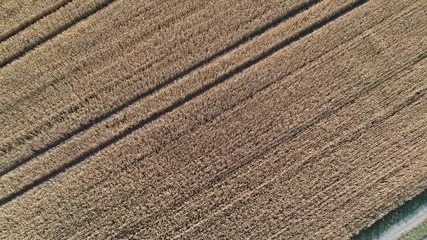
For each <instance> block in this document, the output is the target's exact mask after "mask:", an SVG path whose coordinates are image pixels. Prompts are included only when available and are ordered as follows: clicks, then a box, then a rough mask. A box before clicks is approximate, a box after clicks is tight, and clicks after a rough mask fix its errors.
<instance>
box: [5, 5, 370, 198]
mask: <svg viewBox="0 0 427 240" xmlns="http://www.w3.org/2000/svg"><path fill="white" fill-rule="evenodd" d="M110 1H111V0H110ZM365 2H366V1H365V0H356V1H355V2H353V3H351V4H349V5H347V6H345V7H343V8H340V9H339V10H337V11H335V12H333V13H332V14H329V15H328V16H326V17H325V18H323V19H321V20H319V21H317V22H315V23H314V24H312V25H310V26H309V27H307V28H304V29H303V30H301V31H299V32H298V33H296V34H295V35H293V36H291V37H289V38H286V39H285V40H283V41H282V42H280V43H278V44H276V45H274V46H273V47H272V48H270V49H269V50H267V51H265V52H263V53H261V54H260V55H258V56H257V57H255V58H253V59H251V60H248V61H246V62H244V63H243V64H241V65H239V66H237V67H235V68H233V69H232V70H231V71H229V72H227V73H225V74H223V75H221V76H219V77H218V78H216V79H215V80H214V81H213V82H211V83H209V84H206V85H204V86H202V87H201V88H199V89H196V90H195V91H193V92H191V93H190V94H188V95H186V96H184V97H183V98H181V99H179V100H177V101H174V102H173V103H172V104H171V105H169V106H168V107H166V108H163V109H161V110H160V111H157V112H155V113H154V114H152V115H151V116H149V117H148V118H146V119H143V120H141V121H140V122H139V123H137V124H135V125H134V126H131V127H129V128H127V129H125V130H124V131H122V132H121V133H119V134H117V135H115V136H113V137H112V138H110V139H109V140H107V141H104V142H102V143H101V144H99V145H98V146H97V147H95V148H92V149H89V150H87V151H85V152H83V153H82V154H80V155H79V156H77V157H76V158H74V159H73V160H71V161H70V162H68V163H65V164H63V165H62V166H61V167H59V168H57V169H55V170H53V171H51V172H50V173H48V174H46V175H44V176H42V177H40V178H38V179H36V180H35V181H33V182H32V183H30V184H27V185H25V186H24V187H23V188H21V189H19V190H17V191H16V192H13V193H11V194H9V195H7V196H6V197H4V198H2V199H0V206H3V205H5V204H7V203H9V202H11V201H12V200H14V199H16V198H18V197H19V196H22V195H23V194H25V193H26V192H28V191H30V190H32V189H33V188H35V187H37V186H39V185H41V184H43V183H45V182H47V181H49V180H50V179H51V178H53V177H56V176H57V175H59V174H60V173H63V172H65V171H67V170H68V169H69V168H71V167H73V166H75V165H77V164H79V163H81V162H83V161H84V160H86V159H87V158H89V157H91V156H93V155H95V154H97V153H98V152H100V151H101V150H103V149H105V148H107V147H109V146H111V145H113V144H114V143H116V142H118V141H120V140H122V139H123V138H125V137H127V136H128V135H130V134H132V133H133V132H135V131H136V130H138V129H140V128H142V127H144V126H145V125H146V124H149V123H151V122H153V121H155V120H157V119H159V118H160V117H161V116H163V115H165V114H167V113H169V112H171V111H173V110H175V109H177V108H178V107H180V106H182V105H184V104H185V103H187V102H189V101H191V100H192V99H194V98H196V97H198V96H200V95H202V94H203V93H205V92H206V91H208V90H209V89H211V88H213V87H216V86H217V85H219V84H221V83H223V82H225V81H226V80H227V79H229V78H231V77H233V76H235V75H237V74H239V73H241V72H243V71H244V70H246V69H248V68H250V67H252V66H253V65H255V64H257V63H258V62H260V61H262V60H264V59H266V58H267V57H269V56H271V55H272V54H274V53H276V52H278V51H279V50H281V49H283V48H285V47H287V46H289V45H290V44H292V43H294V42H297V41H298V40H300V39H302V38H303V37H305V36H307V35H309V34H311V33H313V32H314V31H316V30H318V29H320V28H321V27H323V26H324V25H326V24H328V23H330V22H332V21H334V20H336V19H338V18H339V17H341V16H343V15H345V14H346V13H348V12H350V11H352V10H353V9H355V8H357V7H359V6H361V5H363V4H364V3H365ZM303 9H304V8H303ZM294 13H295V14H296V13H298V12H297V11H296V12H294Z"/></svg>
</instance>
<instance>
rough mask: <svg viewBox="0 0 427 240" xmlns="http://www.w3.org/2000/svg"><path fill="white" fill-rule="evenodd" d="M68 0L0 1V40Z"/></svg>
mask: <svg viewBox="0 0 427 240" xmlns="http://www.w3.org/2000/svg"><path fill="white" fill-rule="evenodd" d="M67 1H68V2H69V0H41V1H40V0H26V1H15V0H4V1H2V2H1V3H0V29H2V30H1V31H0V42H2V41H4V40H6V39H7V38H9V37H11V36H13V35H14V34H16V33H18V32H20V31H22V30H23V29H25V28H26V27H28V26H30V25H31V24H33V23H35V22H37V21H38V20H40V19H42V18H43V17H45V16H47V15H49V14H50V13H52V12H54V11H56V10H57V9H58V8H60V7H61V5H65V4H66V3H65V2H67Z"/></svg>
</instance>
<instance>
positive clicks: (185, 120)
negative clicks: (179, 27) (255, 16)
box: [0, 1, 427, 239]
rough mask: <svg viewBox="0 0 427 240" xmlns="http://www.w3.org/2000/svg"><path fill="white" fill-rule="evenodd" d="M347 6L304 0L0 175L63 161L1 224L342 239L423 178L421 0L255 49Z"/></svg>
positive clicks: (371, 5)
mask: <svg viewBox="0 0 427 240" xmlns="http://www.w3.org/2000/svg"><path fill="white" fill-rule="evenodd" d="M352 2H353V1H330V2H329V1H324V2H321V3H318V4H315V5H314V6H312V7H311V8H309V9H308V10H306V11H304V12H303V13H300V14H298V15H296V16H295V17H294V18H291V19H289V20H287V21H284V22H283V23H281V24H279V25H277V26H276V27H274V28H272V29H269V30H267V31H266V32H264V33H262V34H261V35H259V36H257V37H255V38H254V39H252V40H251V41H249V42H247V43H245V44H243V45H242V46H239V47H238V48H237V49H234V50H233V51H230V52H228V53H227V54H225V55H224V56H220V57H219V58H217V59H214V60H213V61H212V62H209V63H207V64H206V65H205V66H202V67H201V68H199V69H197V70H195V71H192V72H190V73H189V74H187V75H185V76H183V77H182V79H180V80H179V81H177V82H174V83H173V84H170V85H168V86H166V87H164V88H162V89H159V90H158V91H156V92H154V93H153V94H152V95H150V96H147V97H146V98H143V99H141V100H139V101H136V102H135V104H132V105H130V106H128V107H126V108H124V109H123V110H122V111H120V112H118V113H116V114H114V115H112V116H111V117H109V118H107V119H105V121H101V122H100V123H98V124H96V125H94V126H93V127H91V128H89V129H87V131H84V132H81V133H79V134H77V135H76V136H73V137H72V138H70V139H69V140H67V141H64V142H63V143H61V144H60V145H58V146H56V147H55V148H52V149H49V150H48V151H47V152H46V153H44V154H42V155H40V156H37V157H36V158H34V159H32V161H29V162H28V163H27V164H24V165H22V166H20V167H19V168H17V169H14V170H13V171H11V172H9V173H7V174H6V175H4V176H2V177H1V179H0V186H1V189H2V191H1V192H2V196H1V197H2V198H3V199H5V197H6V198H7V196H8V195H9V194H10V193H11V192H12V193H13V191H19V189H22V188H24V189H25V187H26V186H28V184H30V185H31V182H33V181H34V179H38V178H39V177H40V176H43V174H46V173H48V172H51V171H52V170H53V171H55V169H57V168H58V167H60V166H64V165H63V164H64V163H65V166H68V167H66V168H65V169H63V170H61V171H60V172H58V173H57V174H54V175H52V176H51V177H49V178H47V179H46V180H43V181H42V182H40V183H39V184H36V185H34V186H32V187H31V188H28V189H26V190H25V191H24V192H22V194H20V195H17V196H16V197H14V198H11V199H10V200H8V201H3V202H2V205H3V206H2V208H1V210H0V211H1V215H2V219H3V220H2V221H1V222H0V226H2V227H1V229H3V230H1V231H0V234H2V235H3V234H4V235H5V236H6V235H8V236H9V237H11V238H22V237H29V236H43V237H45V238H49V237H58V236H60V237H71V236H72V237H75V238H85V237H89V236H92V237H97V238H104V237H106V236H113V238H120V237H123V238H125V237H129V236H134V237H136V238H183V239H194V238H207V239H209V238H220V237H221V236H224V234H226V235H228V236H229V237H232V238H248V237H250V238H254V239H259V238H266V237H276V238H281V239H282V238H292V239H296V238H301V239H308V238H313V239H318V238H328V237H330V238H340V239H341V238H348V237H350V236H351V235H352V234H355V233H356V232H357V231H359V230H361V229H362V228H363V227H366V226H367V225H369V224H372V221H374V220H375V219H377V218H379V216H381V215H383V214H385V213H386V211H387V210H390V209H392V208H393V207H395V206H396V204H397V203H399V202H402V199H407V198H409V197H411V196H413V195H415V194H416V193H417V192H419V191H421V190H422V189H423V188H425V187H426V185H427V179H425V174H424V173H425V172H426V170H427V169H426V168H427V166H426V164H425V160H424V159H425V158H426V152H425V151H426V149H427V148H426V144H427V143H426V141H425V136H426V130H427V129H426V128H425V125H426V122H425V121H426V120H425V119H426V118H425V116H426V114H427V112H426V109H427V105H426V104H427V101H426V96H425V95H426V88H427V83H426V81H425V79H426V76H425V72H426V71H425V70H426V67H425V66H426V60H425V56H426V54H427V52H426V51H427V39H426V38H425V37H423V36H427V29H426V28H425V27H424V25H425V24H423V23H425V22H426V16H424V15H425V14H423V13H424V12H425V8H426V4H425V3H423V2H422V1H419V2H411V1H407V2H405V1H389V2H388V4H382V3H380V2H379V1H368V2H367V3H365V4H364V5H362V6H360V7H358V8H355V9H354V10H353V11H351V12H349V13H346V14H345V15H343V16H341V17H340V18H338V19H337V20H335V21H333V22H330V23H328V24H326V25H325V26H321V28H320V29H316V31H314V32H313V33H311V32H310V34H307V35H302V36H303V38H301V39H298V41H295V42H293V41H291V42H290V45H286V44H285V45H283V46H284V47H283V48H279V49H277V50H276V51H274V52H271V54H268V55H266V56H265V57H262V58H258V57H257V56H263V54H264V53H266V52H267V53H268V52H269V51H270V50H268V49H274V46H275V45H276V46H277V44H278V43H279V46H280V41H283V39H285V42H286V39H288V38H289V39H292V37H293V36H298V34H301V32H302V33H304V30H302V29H305V28H307V29H310V25H311V26H313V25H312V24H313V23H314V25H315V24H316V21H319V19H322V17H324V16H326V15H328V14H331V13H332V14H333V13H334V12H336V11H337V10H338V9H340V8H342V7H343V6H349V4H351V3H352ZM372 11H375V12H376V14H375V15H372V14H371V12H372ZM273 12H274V11H273ZM244 16H245V15H244V14H242V17H244ZM358 16H360V18H359V17H358ZM362 16H363V17H362ZM265 19H272V18H263V19H262V21H260V22H263V21H266V20H265ZM233 20H235V19H233ZM320 21H322V20H320ZM255 22H256V21H255ZM356 23H357V24H358V25H357V26H358V27H357V28H355V27H354V24H356ZM248 28H250V27H249V26H248ZM196 29H197V27H196ZM337 29H339V32H337ZM242 32H244V31H242ZM242 32H241V33H242ZM241 33H240V34H241ZM340 34H341V35H340ZM191 36H192V35H191ZM208 36H210V35H209V34H208ZM234 39H235V38H234ZM401 39H405V41H402V40H401ZM210 41H212V40H210V39H209V42H210ZM326 42H327V44H322V43H326ZM221 44H223V42H222V43H221V42H219V43H218V45H214V46H220V45H221ZM166 46H167V45H164V47H165V48H166ZM184 53H185V51H184ZM184 53H180V54H184ZM182 56H183V55H179V54H177V57H176V58H171V59H173V60H171V61H172V62H173V61H176V62H180V63H181V64H182V61H184V60H181V59H182ZM203 56H208V54H207V55H201V57H203ZM126 57H129V58H131V57H130V56H126ZM131 59H132V58H131ZM135 59H138V57H136V58H135ZM159 59H163V58H161V57H159ZM251 59H257V60H256V61H255V62H254V63H253V64H252V62H251V61H252V60H251ZM284 59H286V61H284ZM24 60H25V58H23V59H22V61H24ZM20 61H21V60H20ZM27 61H29V60H27ZM191 62H192V61H188V59H187V63H191ZM245 62H246V63H247V64H246V65H245ZM167 63H168V62H166V63H165V64H167ZM242 63H243V65H239V64H242ZM249 63H250V64H249ZM18 64H20V62H17V63H16V65H18ZM153 66H157V65H156V63H154V64H153ZM246 66H247V67H246ZM8 67H9V66H8ZM136 67H138V66H136ZM132 69H133V68H128V69H127V72H129V71H130V72H133V70H132ZM153 69H154V70H157V69H168V71H169V72H171V73H170V74H173V72H176V71H177V70H178V68H177V67H170V68H167V67H166V65H162V64H159V65H158V67H157V68H153ZM234 69H241V71H239V72H236V73H234ZM154 70H153V71H154ZM0 71H1V70H0ZM114 72H115V71H112V73H114ZM232 73H233V74H232ZM147 74H148V75H147V76H148V77H147V79H148V78H150V77H151V76H153V77H156V76H157V77H158V79H159V80H161V79H163V78H164V77H163V78H162V74H161V73H155V72H153V73H152V74H153V75H149V74H150V73H147ZM101 76H102V75H101ZM166 76H167V75H166ZM131 78H132V76H131ZM222 78H224V82H222V81H220V80H221V79H222ZM228 78H229V79H228ZM112 79H113V80H114V78H112ZM138 79H141V78H136V79H134V80H130V82H132V85H130V86H131V87H129V88H116V89H115V90H111V93H114V95H115V96H120V94H122V95H123V96H125V95H126V94H132V93H134V92H135V87H136V86H141V85H138V84H141V83H140V80H138ZM159 80H157V81H159ZM108 81H110V80H108ZM215 81H220V82H221V83H220V84H219V82H218V84H219V85H216V84H214V83H215ZM78 84H80V83H76V86H78ZM119 86H120V85H119ZM203 86H208V87H207V88H203ZM209 86H212V87H209ZM120 87H121V86H120ZM198 88H201V89H204V90H203V92H201V93H203V94H197V95H194V94H193V93H192V92H194V90H196V89H198ZM77 89H78V88H77ZM196 92H197V90H196ZM192 94H193V95H194V97H192V96H193V95H192ZM187 96H190V97H187ZM119 99H120V98H119ZM182 99H184V100H185V101H184V102H182V103H181V101H182ZM186 99H188V101H187V100H186ZM47 100H48V101H49V99H47ZM65 100H66V99H65ZM112 102H113V103H115V102H114V101H112ZM174 102H177V103H179V104H176V107H173V108H171V110H170V111H165V112H164V113H162V114H161V115H158V116H157V115H156V114H157V112H158V111H159V110H160V112H162V111H161V109H165V108H166V109H168V106H171V105H170V104H172V106H173V105H174ZM30 103H31V102H29V104H30ZM116 103H117V102H116ZM99 104H102V102H101V103H99ZM30 106H31V105H30ZM107 106H108V105H107ZM95 108H96V105H95ZM92 111H93V112H96V111H95V110H92ZM46 112H48V111H46ZM153 114H154V116H156V117H150V116H153ZM150 118H151V119H152V120H154V121H153V122H151V121H147V122H146V123H144V124H140V123H141V121H142V122H143V121H144V119H150ZM11 119H13V118H11ZM77 119H78V118H77ZM75 121H76V119H74V120H70V121H69V122H70V124H73V122H75ZM139 125H140V127H138V128H133V127H132V126H139ZM17 126H18V125H17ZM69 126H70V125H68V126H66V127H65V129H66V128H69ZM127 128H129V129H132V131H127V130H126V129H127ZM121 132H126V133H127V134H126V135H124V136H123V137H116V140H115V141H110V142H109V139H114V136H115V135H116V136H117V135H120V133H121ZM59 133H61V132H60V131H59ZM49 138H51V137H47V139H49ZM94 140H95V141H94ZM104 141H106V142H107V143H108V144H107V145H105V147H102V148H99V150H98V151H94V152H93V153H91V154H88V155H87V156H86V157H85V158H84V159H82V161H79V162H78V163H76V164H71V165H67V162H70V161H71V162H72V161H73V160H72V159H73V158H74V157H76V156H78V155H79V154H80V155H82V154H83V155H84V153H85V152H88V151H89V153H90V149H93V148H95V149H96V148H97V144H99V143H102V142H104ZM101 145H102V144H101ZM88 149H89V150H88ZM19 151H24V152H25V150H22V149H21V150H18V152H19ZM4 156H8V155H4ZM12 156H13V155H12ZM375 160H376V161H375ZM423 160H424V161H423ZM361 176H363V177H361ZM397 189H400V190H401V191H400V193H399V192H397V193H396V191H395V190H397ZM3 190H4V191H3ZM397 197H399V200H398V201H396V200H394V199H395V198H397ZM40 212H42V213H43V214H42V215H40ZM16 213H19V216H16ZM372 216H373V217H372Z"/></svg>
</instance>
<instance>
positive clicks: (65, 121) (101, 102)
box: [3, 9, 262, 161]
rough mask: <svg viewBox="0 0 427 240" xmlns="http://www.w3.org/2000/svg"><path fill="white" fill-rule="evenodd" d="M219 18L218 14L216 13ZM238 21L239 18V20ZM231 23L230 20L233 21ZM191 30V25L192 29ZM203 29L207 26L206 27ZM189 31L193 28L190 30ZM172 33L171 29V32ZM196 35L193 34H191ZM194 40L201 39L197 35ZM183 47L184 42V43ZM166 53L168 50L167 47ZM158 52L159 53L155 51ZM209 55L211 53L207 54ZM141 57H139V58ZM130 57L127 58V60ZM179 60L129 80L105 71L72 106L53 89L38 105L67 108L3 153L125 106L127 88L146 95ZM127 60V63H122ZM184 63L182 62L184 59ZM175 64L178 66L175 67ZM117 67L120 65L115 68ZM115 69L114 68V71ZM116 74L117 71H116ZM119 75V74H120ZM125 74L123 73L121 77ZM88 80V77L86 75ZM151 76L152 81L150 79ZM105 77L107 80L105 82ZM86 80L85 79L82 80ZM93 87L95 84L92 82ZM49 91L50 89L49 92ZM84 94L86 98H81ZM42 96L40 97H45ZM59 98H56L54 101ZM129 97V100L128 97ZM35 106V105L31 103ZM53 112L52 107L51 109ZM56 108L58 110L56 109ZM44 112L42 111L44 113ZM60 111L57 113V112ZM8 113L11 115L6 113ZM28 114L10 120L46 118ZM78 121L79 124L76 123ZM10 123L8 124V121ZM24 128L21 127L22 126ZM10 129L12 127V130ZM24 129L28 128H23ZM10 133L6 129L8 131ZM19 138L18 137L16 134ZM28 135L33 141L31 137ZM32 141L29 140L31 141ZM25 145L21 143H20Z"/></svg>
mask: <svg viewBox="0 0 427 240" xmlns="http://www.w3.org/2000/svg"><path fill="white" fill-rule="evenodd" d="M206 11H208V12H209V9H206ZM206 11H204V14H206ZM260 12H262V9H260ZM239 14H242V15H240V16H241V18H243V19H242V21H246V20H245V18H246V19H247V18H248V17H249V20H250V19H251V18H252V16H248V15H247V14H246V15H245V13H244V12H243V13H239ZM216 18H217V19H218V17H216ZM190 23H191V22H186V24H190ZM237 23H239V22H237ZM230 24H231V23H230ZM235 24H236V23H232V24H231V26H227V25H218V27H223V28H226V27H228V28H229V27H233V25H234V26H235ZM248 24H251V25H255V24H256V22H254V21H251V22H248ZM254 28H256V25H255V26H254ZM180 29H181V28H177V27H176V26H175V27H174V28H172V29H171V30H174V31H180ZM186 29H188V26H187V27H186ZM202 29H205V30H209V32H204V34H203V35H201V36H200V37H201V38H203V37H206V34H211V35H212V34H218V33H220V32H219V31H217V30H216V29H213V28H211V27H209V24H204V25H203V28H202ZM190 30H191V29H190ZM224 30H227V29H223V30H222V31H224ZM192 31H193V32H194V31H197V29H195V30H194V29H193V30H192ZM203 31H204V30H203ZM189 33H190V34H193V33H191V31H190V32H189ZM169 34H170V33H169ZM184 39H187V37H184ZM192 39H193V38H192ZM194 39H195V40H198V39H197V38H194ZM158 40H159V39H158ZM218 40H224V39H218ZM194 43H195V44H202V43H203V42H196V41H195V42H194ZM214 44H219V43H218V42H216V43H215V42H214ZM174 46H175V47H176V46H180V45H176V43H174V42H171V47H174ZM181 47H182V46H181ZM155 51H156V48H152V53H153V54H154V53H156V52H155ZM200 51H201V52H202V53H205V52H204V51H203V49H200ZM147 52H148V49H146V51H141V52H138V53H139V55H140V54H141V53H147ZM164 52H165V54H166V53H167V52H168V51H166V49H165V51H164ZM182 54H188V53H187V49H186V48H181V49H180V51H175V54H173V55H172V56H171V57H174V58H177V57H178V58H179V56H182ZM156 55H158V53H157V54H156ZM208 56H209V55H208ZM138 59H139V58H138ZM138 59H135V61H136V62H138V63H140V60H138ZM126 61H128V60H126ZM171 61H172V62H173V64H172V65H171ZM178 63H180V62H179V61H177V59H168V58H167V59H164V60H163V61H162V62H160V63H155V65H154V66H153V67H150V68H147V69H144V70H145V71H144V72H140V73H139V74H137V75H136V77H132V78H130V79H128V80H126V78H127V77H126V75H125V76H124V77H125V79H116V78H115V75H111V72H108V73H105V74H106V75H107V76H106V77H103V76H104V75H103V74H102V75H100V76H99V77H100V79H99V80H97V79H98V78H92V80H93V81H94V82H96V84H99V85H100V87H103V89H102V91H101V92H97V91H96V92H93V93H89V96H75V97H76V98H77V99H78V102H77V104H76V103H73V102H71V106H67V104H65V103H63V102H61V99H62V98H64V94H60V95H56V94H55V93H50V95H49V96H50V97H46V98H43V99H47V100H48V101H49V102H45V108H44V107H43V105H42V106H40V105H38V109H40V110H42V109H43V108H44V109H45V111H46V112H49V109H51V108H55V107H56V106H58V107H60V106H63V105H66V107H62V108H63V109H64V110H62V111H59V114H58V115H57V114H53V115H54V116H53V117H48V119H46V120H47V121H46V120H45V122H44V123H43V125H41V127H40V126H38V127H36V128H35V130H33V131H30V132H29V133H26V135H24V136H20V137H18V138H17V140H15V141H14V142H13V143H12V145H10V144H7V145H6V146H4V147H3V154H5V153H9V152H10V151H13V150H14V145H18V146H21V145H22V144H21V143H22V142H24V143H27V144H26V145H24V146H23V147H25V148H26V149H27V152H25V151H22V149H18V150H16V151H15V153H14V154H16V153H18V154H20V155H19V156H16V155H15V156H14V155H13V153H12V155H8V156H4V158H5V159H8V161H17V159H16V158H18V159H19V158H22V157H25V155H24V156H22V155H23V154H25V153H27V154H26V155H28V152H32V150H33V149H34V150H37V149H39V148H43V147H44V146H43V145H46V144H47V143H46V141H48V140H50V141H51V140H52V139H57V138H60V137H61V136H62V135H65V136H66V135H67V131H70V129H71V130H75V129H76V128H78V126H79V125H81V124H85V123H89V124H90V123H91V122H94V121H95V122H96V116H97V115H98V114H101V115H102V114H103V112H104V115H105V114H106V115H108V114H109V113H108V110H111V108H112V104H113V103H116V104H120V103H121V104H120V105H122V106H126V105H127V104H128V103H127V102H128V101H133V100H132V98H131V99H130V100H129V94H127V92H128V91H133V90H134V89H141V90H140V91H141V92H140V95H143V96H145V95H146V94H145V92H147V91H152V90H150V89H152V88H156V85H157V84H161V83H162V82H163V81H164V78H165V77H164V76H161V75H159V71H160V69H163V71H165V70H167V69H170V75H171V76H170V77H166V78H173V76H174V72H176V71H177V69H176V67H174V65H175V66H177V65H179V64H178ZM122 64H124V63H122ZM181 64H182V63H181ZM117 67H118V68H120V67H122V66H117ZM174 68H175V69H174ZM116 70H117V69H116ZM113 72H114V71H113ZM114 74H117V73H114ZM117 77H118V76H117ZM121 78H122V77H121ZM84 80H85V79H84ZM111 80H113V81H114V82H112V83H111V84H107V83H108V81H111ZM148 80H149V82H148ZM103 81H107V83H106V82H103ZM83 83H84V81H83ZM76 86H78V87H79V89H80V88H81V91H82V92H83V94H84V92H85V91H86V90H87V89H88V88H87V87H84V86H85V85H84V84H78V85H76ZM92 87H94V86H92ZM62 89H68V88H67V87H65V86H64V87H63V88H62ZM79 89H74V91H68V94H70V93H74V92H80V90H79ZM47 94H48V93H47ZM54 96H58V97H59V98H60V99H55V97H54ZM81 98H83V99H81ZM43 99H41V100H43ZM55 100H56V101H55ZM127 100H128V101H127ZM65 101H69V100H68V99H65ZM37 103H38V104H43V101H37ZM32 107H34V106H33V105H32ZM28 111H30V109H22V110H20V111H19V113H20V114H22V113H25V112H28ZM105 111H107V113H105ZM111 111H113V112H114V109H113V110H111ZM33 112H34V113H35V114H40V112H39V111H37V112H36V111H33ZM50 112H51V111H50ZM54 112H57V111H54ZM41 114H43V112H42V113H41ZM55 115H57V116H55ZM6 116H8V115H6ZM17 117H18V116H13V118H10V120H12V119H16V118H17ZM26 117H29V118H30V119H29V120H30V122H28V121H27V122H19V124H18V123H13V122H11V124H13V125H15V126H17V127H18V126H22V124H25V126H31V122H33V123H34V121H36V119H37V120H38V119H43V117H42V116H37V115H36V116H26ZM101 118H102V117H101ZM18 119H21V121H22V120H23V121H25V118H20V117H18ZM37 123H38V121H36V122H35V124H37ZM76 123H77V124H76ZM70 124H72V126H70ZM6 125H8V124H6ZM57 128H60V129H62V131H58V130H57ZM20 129H22V127H21V128H20ZM9 131H11V130H9ZM24 131H25V129H24ZM5 132H6V133H7V131H5ZM20 132H22V130H20ZM51 132H53V134H51ZM34 136H36V137H39V139H36V140H33V138H34ZM13 138H15V139H16V137H13ZM28 139H29V140H30V141H28ZM28 142H29V143H28ZM21 147H22V146H21Z"/></svg>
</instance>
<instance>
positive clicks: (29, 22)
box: [0, 0, 73, 44]
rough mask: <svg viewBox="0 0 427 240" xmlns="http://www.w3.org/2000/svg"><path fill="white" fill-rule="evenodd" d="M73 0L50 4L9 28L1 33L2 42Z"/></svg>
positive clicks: (0, 39)
mask: <svg viewBox="0 0 427 240" xmlns="http://www.w3.org/2000/svg"><path fill="white" fill-rule="evenodd" d="M72 1H73V0H62V1H60V2H58V3H54V4H52V5H51V6H48V7H47V8H45V9H43V10H42V11H41V12H40V13H38V14H37V15H35V16H32V17H30V18H29V19H27V20H25V21H24V22H21V23H19V25H17V26H15V27H12V28H11V29H9V30H7V31H6V32H4V33H1V34H0V44H2V43H3V42H5V41H6V40H8V39H9V38H11V37H13V36H15V35H16V34H18V33H20V32H22V31H24V30H25V29H26V28H28V27H29V26H31V25H33V24H34V23H36V22H38V21H40V20H41V19H43V18H45V17H47V16H49V15H51V14H53V13H54V12H56V11H58V10H59V9H60V8H62V7H64V6H66V5H67V4H69V3H70V2H72Z"/></svg>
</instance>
